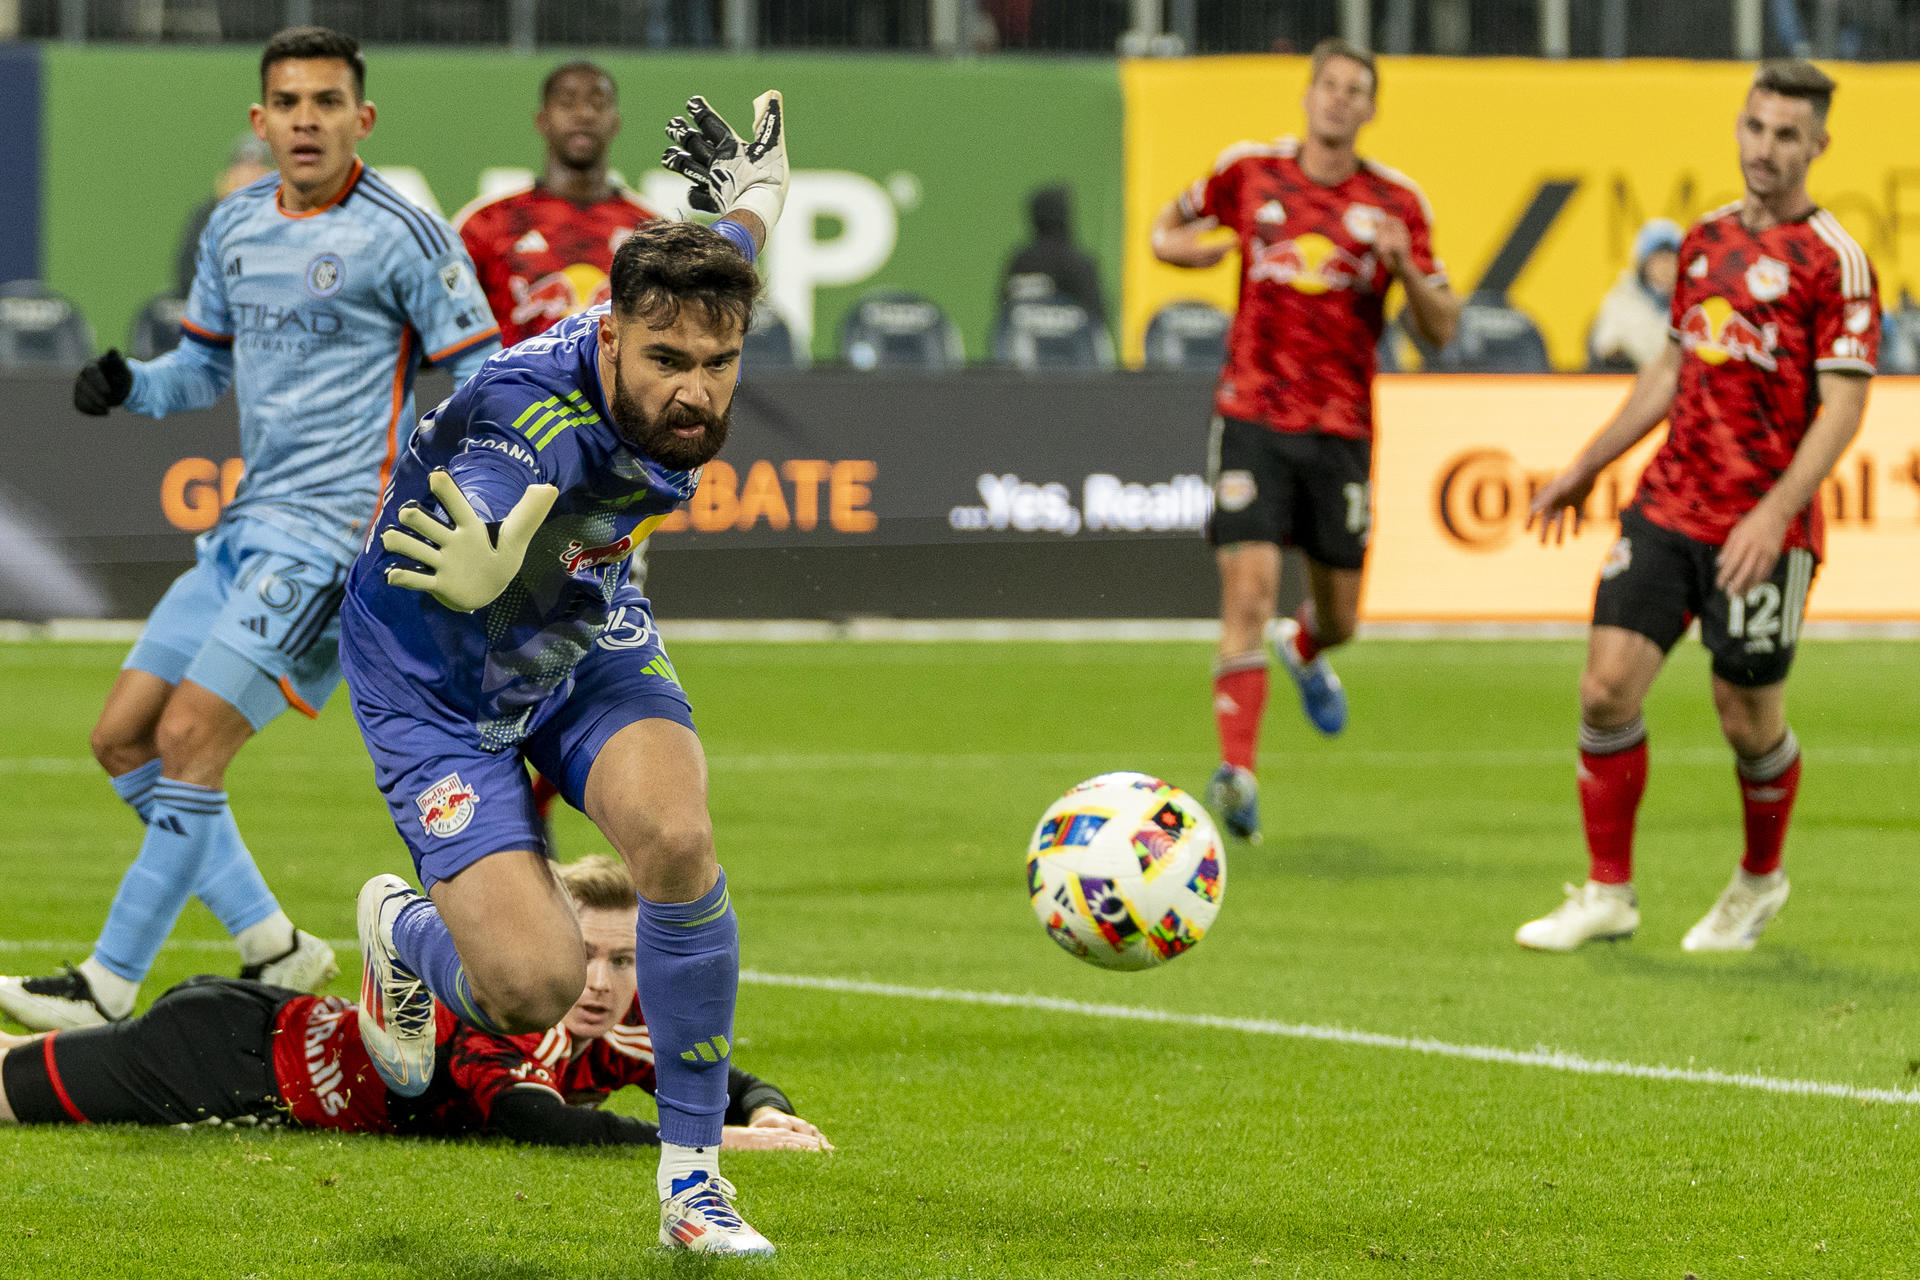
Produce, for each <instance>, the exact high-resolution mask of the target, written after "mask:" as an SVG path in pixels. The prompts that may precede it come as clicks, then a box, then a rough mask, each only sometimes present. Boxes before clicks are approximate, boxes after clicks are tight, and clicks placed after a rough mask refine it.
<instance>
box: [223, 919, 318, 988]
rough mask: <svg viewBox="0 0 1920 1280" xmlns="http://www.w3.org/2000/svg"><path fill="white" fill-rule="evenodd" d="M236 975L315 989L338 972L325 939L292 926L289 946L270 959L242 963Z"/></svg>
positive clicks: (281, 985) (278, 984)
mask: <svg viewBox="0 0 1920 1280" xmlns="http://www.w3.org/2000/svg"><path fill="white" fill-rule="evenodd" d="M240 976H241V977H242V978H250V979H252V980H253V981H255V982H264V983H266V984H267V985H268V986H270V987H285V988H286V989H287V990H289V991H318V990H319V989H320V988H322V987H324V986H326V985H327V984H328V983H329V982H331V981H333V980H334V979H335V978H337V977H339V976H340V965H339V962H338V961H336V960H335V959H334V956H333V948H332V947H330V946H328V945H327V943H326V940H325V939H323V938H316V937H314V936H313V935H312V934H310V933H305V932H303V931H301V930H299V929H295V930H294V931H293V945H292V946H291V947H288V948H287V949H286V950H285V951H284V952H282V953H281V954H279V955H277V956H275V957H274V958H273V959H271V960H263V961H261V962H260V963H259V964H250V965H245V966H243V967H242V968H241V970H240Z"/></svg>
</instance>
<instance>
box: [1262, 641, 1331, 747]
mask: <svg viewBox="0 0 1920 1280" xmlns="http://www.w3.org/2000/svg"><path fill="white" fill-rule="evenodd" d="M1299 633H1300V624H1299V623H1298V622H1295V621H1294V620H1293V619H1292V618H1282V619H1280V620H1279V621H1278V622H1276V623H1274V624H1273V627H1272V629H1271V631H1269V633H1268V635H1269V638H1270V639H1271V640H1272V641H1273V652H1274V654H1275V655H1276V656H1277V657H1278V658H1279V659H1280V665H1281V666H1283V667H1285V668H1286V669H1287V674H1288V675H1290V676H1292V677H1293V683H1294V686H1295V687H1296V688H1298V689H1299V690H1300V708H1301V710H1303V711H1305V712H1306V713H1307V720H1308V722H1309V723H1311V724H1312V725H1313V727H1314V728H1316V729H1318V730H1319V731H1320V732H1322V733H1324V734H1326V735H1327V736H1328V737H1329V738H1331V737H1332V736H1333V735H1334V734H1336V733H1339V732H1340V731H1341V730H1342V729H1344V728H1346V727H1347V691H1346V689H1344V688H1343V687H1341V684H1340V677H1339V676H1337V675H1335V674H1333V668H1332V666H1330V665H1328V663H1327V659H1326V657H1325V655H1322V656H1320V657H1318V658H1315V659H1314V660H1313V661H1312V662H1302V661H1300V653H1299V650H1297V649H1295V648H1294V637H1295V636H1297V635H1298V634H1299Z"/></svg>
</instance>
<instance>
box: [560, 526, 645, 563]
mask: <svg viewBox="0 0 1920 1280" xmlns="http://www.w3.org/2000/svg"><path fill="white" fill-rule="evenodd" d="M632 554H633V535H632V534H628V535H627V536H626V537H624V538H622V539H620V541H618V542H609V543H607V544H606V545H605V546H602V547H589V546H586V545H584V544H582V543H579V542H574V541H571V540H570V541H568V543H567V549H566V550H565V551H562V552H561V553H560V563H561V564H563V565H565V566H566V568H567V572H568V573H578V572H580V570H582V569H592V568H596V567H598V566H600V565H603V564H618V563H619V562H620V561H622V560H625V559H626V558H627V557H628V556H630V555H632Z"/></svg>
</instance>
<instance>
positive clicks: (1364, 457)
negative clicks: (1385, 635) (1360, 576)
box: [1207, 417, 1373, 569]
mask: <svg viewBox="0 0 1920 1280" xmlns="http://www.w3.org/2000/svg"><path fill="white" fill-rule="evenodd" d="M1372 470H1373V442H1372V441H1370V440H1352V439H1349V438H1347V437H1345V436H1334V435H1328V434H1326V433H1325V432H1321V431H1274V430H1272V429H1270V428H1268V427H1264V426H1262V425H1260V424H1259V423H1257V422H1243V421H1241V420H1240V419H1238V418H1223V417H1216V418H1214V420H1213V441H1212V448H1211V449H1210V450H1209V451H1208V475H1207V479H1208V480H1209V481H1210V482H1211V483H1212V485H1213V518H1212V519H1211V520H1209V521H1208V522H1207V541H1209V542H1211V543H1212V544H1213V545H1214V546H1216V547H1221V546H1226V545H1228V544H1230V543H1235V542H1271V543H1274V544H1275V545H1277V546H1283V547H1287V546H1292V547H1299V548H1300V550H1302V551H1304V552H1305V553H1306V554H1307V556H1308V558H1310V559H1312V560H1315V561H1317V562H1319V563H1320V564H1324V565H1327V566H1328V567H1330V568H1334V569H1359V568H1361V567H1362V566H1364V565H1365V564H1366V561H1367V534H1368V531H1369V530H1370V529H1371V528H1372V526H1373V486H1372V482H1371V476H1372Z"/></svg>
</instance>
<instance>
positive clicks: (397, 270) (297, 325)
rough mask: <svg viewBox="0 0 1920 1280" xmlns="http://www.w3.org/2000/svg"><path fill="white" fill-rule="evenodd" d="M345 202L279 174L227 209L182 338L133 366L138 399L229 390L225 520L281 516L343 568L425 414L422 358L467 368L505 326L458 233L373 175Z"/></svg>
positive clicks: (367, 173) (194, 404)
mask: <svg viewBox="0 0 1920 1280" xmlns="http://www.w3.org/2000/svg"><path fill="white" fill-rule="evenodd" d="M354 164H355V167H354V173H353V176H352V178H351V179H350V180H349V181H348V183H347V185H346V187H345V188H344V189H343V190H342V192H341V194H340V195H339V196H338V197H337V198H336V199H335V200H334V201H333V203H331V204H329V205H327V206H325V207H323V208H320V209H315V210H311V211H308V212H304V213H298V214H296V213H289V212H287V211H286V210H284V209H282V208H281V207H280V201H279V185H280V183H279V177H278V175H275V174H270V175H268V176H267V177H265V178H262V179H260V181H258V182H255V183H253V184H252V185H251V186H247V187H243V188H241V189H240V190H239V191H236V192H235V193H234V194H232V195H231V196H228V197H227V198H226V199H225V200H223V201H221V202H220V204H219V205H218V206H217V207H216V208H215V209H214V211H213V216H212V218H210V219H209V220H208V222H207V229H206V232H205V234H203V235H202V236H201V238H200V257H199V265H198V267H197V269H196V271H195V274H194V279H193V289H192V292H191V293H190V295H189V296H188V299H187V310H186V316H185V319H184V320H183V321H182V322H181V333H182V336H183V338H184V341H182V342H181V344H180V346H179V347H178V348H176V349H175V350H173V351H171V352H169V353H167V354H166V355H164V356H162V357H160V358H159V359H158V360H152V361H133V362H131V366H132V369H133V391H132V394H131V395H130V396H128V398H127V408H129V409H131V410H133V411H134V412H136V413H145V414H150V415H153V416H155V417H159V416H162V415H164V414H168V413H174V412H178V411H180V410H183V409H194V408H204V407H206V406H207V405H210V404H212V403H213V402H214V401H215V400H217V399H218V398H219V397H220V395H221V394H222V393H223V392H224V391H225V390H226V388H227V385H228V384H229V383H231V384H232V385H233V387H234V394H235V399H236V400H237V401H238V403H239V409H240V457H241V460H242V461H243V462H244V463H245V465H246V476H245V478H244V479H243V480H242V481H241V483H240V487H239V490H238V492H236V494H235V495H234V499H233V503H232V504H231V505H230V506H229V507H228V508H227V510H226V512H225V513H224V515H223V517H222V518H223V519H226V520H239V519H253V520H259V521H262V522H264V523H266V524H270V525H274V526H276V527H278V528H279V529H281V530H283V531H284V532H286V533H288V534H290V535H292V536H293V537H295V538H297V539H299V540H300V541H301V542H304V543H306V544H307V545H309V546H312V547H315V548H317V549H319V550H320V551H321V552H322V553H324V554H325V555H327V556H330V557H332V558H333V559H335V560H336V561H337V562H338V563H339V564H341V565H342V566H345V565H346V564H348V563H349V562H351V561H352V559H353V557H354V556H355V555H356V554H357V553H358V552H359V549H360V546H361V543H362V542H363V541H364V538H365V529H366V523H367V521H368V520H369V519H370V518H371V517H372V515H373V512H374V505H375V501H376V499H377V498H378V496H379V494H380V491H381V489H382V488H383V487H384V486H385V484H386V481H387V477H388V474H389V472H390V469H391V467H392V465H393V463H394V460H395V458H396V457H397V455H398V452H399V449H400V447H401V446H403V445H404V444H405V443H406V434H407V432H408V431H409V430H410V429H411V427H412V424H413V421H414V411H413V378H414V374H415V372H416V371H417V370H418V369H419V368H420V366H421V364H422V363H433V364H446V365H451V366H452V368H453V370H454V373H455V375H456V376H457V377H458V376H465V375H466V374H469V373H471V372H472V371H473V370H474V369H476V368H478V367H479V364H480V362H481V361H482V360H484V359H485V358H486V357H487V355H488V354H490V353H491V352H492V351H495V350H497V349H498V347H499V329H498V327H497V326H496V325H495V324H494V321H493V313H492V312H491V311H490V310H489V309H488V306H487V300H486V295H485V294H484V293H482V292H481V289H480V284H479V281H478V280H477V279H476V278H475V276H474V270H473V263H472V262H471V260H469V259H468V257H467V252H466V249H465V248H464V247H463V246H462V244H461V242H460V237H459V236H458V235H456V234H454V232H453V230H452V228H450V227H448V226H447V224H446V222H445V221H444V220H442V219H441V218H440V217H438V216H437V215H435V214H432V213H429V212H427V211H426V210H424V209H421V208H420V207H418V206H417V205H414V204H412V203H410V202H408V201H407V200H406V199H405V197H403V196H401V195H400V194H399V193H398V192H396V191H395V190H394V189H393V188H392V187H391V186H389V185H387V183H385V182H384V181H382V180H381V178H380V176H379V175H378V174H377V173H375V172H374V171H373V170H372V169H369V168H367V167H365V166H364V165H363V164H361V163H360V162H359V161H355V162H354Z"/></svg>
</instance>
